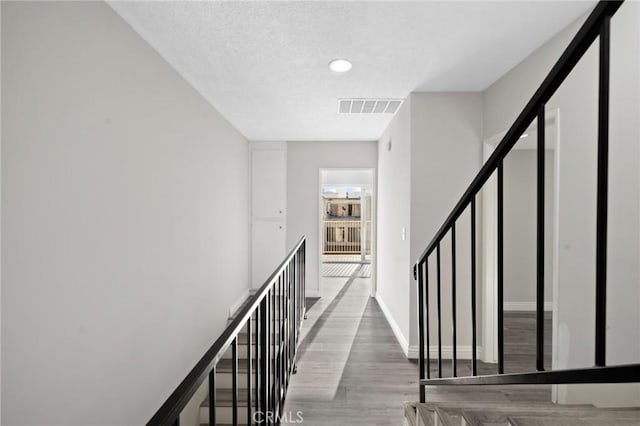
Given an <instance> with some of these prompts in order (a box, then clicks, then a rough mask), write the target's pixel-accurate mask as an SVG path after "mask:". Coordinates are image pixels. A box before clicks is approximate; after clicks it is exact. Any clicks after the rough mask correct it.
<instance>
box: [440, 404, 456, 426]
mask: <svg viewBox="0 0 640 426" xmlns="http://www.w3.org/2000/svg"><path fill="white" fill-rule="evenodd" d="M435 411H436V415H437V416H438V420H439V423H438V424H441V425H443V426H454V425H455V426H458V425H460V424H461V422H462V413H459V412H449V411H447V410H446V409H443V408H440V407H438V408H436V410H435Z"/></svg>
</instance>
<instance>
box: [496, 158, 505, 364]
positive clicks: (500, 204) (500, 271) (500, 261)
mask: <svg viewBox="0 0 640 426" xmlns="http://www.w3.org/2000/svg"><path fill="white" fill-rule="evenodd" d="M503 206H504V184H503V160H500V161H499V162H498V271H497V272H498V374H503V373H504V257H503V255H504V234H503V232H504V228H503V225H504V224H503V216H504V211H503Z"/></svg>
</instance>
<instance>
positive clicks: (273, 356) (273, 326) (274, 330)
mask: <svg viewBox="0 0 640 426" xmlns="http://www.w3.org/2000/svg"><path fill="white" fill-rule="evenodd" d="M278 279H280V278H278ZM276 282H277V281H276ZM271 299H272V301H271V306H273V309H272V314H271V330H270V332H271V334H272V335H271V336H269V338H270V340H271V367H270V370H271V373H272V374H271V386H270V387H269V391H270V392H271V399H270V401H271V407H270V409H271V413H272V414H273V415H274V416H275V414H276V404H277V403H278V399H277V393H276V386H277V379H278V372H277V368H278V363H277V361H276V360H277V357H278V353H277V349H276V344H277V343H278V341H277V334H276V333H277V330H278V325H277V324H276V319H277V318H278V305H277V303H278V297H277V295H276V284H275V282H274V284H273V287H272V290H271Z"/></svg>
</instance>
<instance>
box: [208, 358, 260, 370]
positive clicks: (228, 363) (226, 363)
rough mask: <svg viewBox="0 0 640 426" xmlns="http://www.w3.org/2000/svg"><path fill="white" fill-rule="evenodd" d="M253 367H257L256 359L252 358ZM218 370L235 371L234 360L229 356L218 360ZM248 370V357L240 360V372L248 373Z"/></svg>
mask: <svg viewBox="0 0 640 426" xmlns="http://www.w3.org/2000/svg"><path fill="white" fill-rule="evenodd" d="M251 368H252V369H255V368H256V360H255V359H252V360H251ZM216 372H218V373H232V372H233V360H232V359H229V358H223V359H221V360H220V361H218V365H217V366H216ZM246 372H247V359H246V358H245V359H242V360H240V359H239V360H238V373H246Z"/></svg>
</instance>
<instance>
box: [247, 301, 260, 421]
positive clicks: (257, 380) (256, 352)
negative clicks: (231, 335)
mask: <svg viewBox="0 0 640 426" xmlns="http://www.w3.org/2000/svg"><path fill="white" fill-rule="evenodd" d="M261 306H262V304H258V307H257V308H256V338H255V345H254V356H255V360H256V361H255V365H256V368H255V369H254V375H255V376H254V381H255V387H256V392H255V411H256V412H257V411H260V397H261V395H260V375H261V371H260V368H261V365H260V327H261V322H260V315H261V314H260V312H261V311H262V309H261ZM248 423H249V424H251V423H252V422H248Z"/></svg>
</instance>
